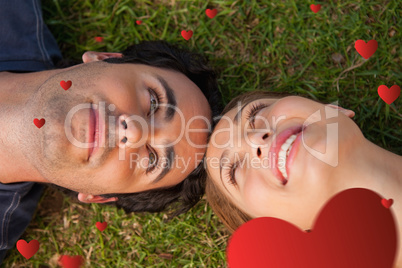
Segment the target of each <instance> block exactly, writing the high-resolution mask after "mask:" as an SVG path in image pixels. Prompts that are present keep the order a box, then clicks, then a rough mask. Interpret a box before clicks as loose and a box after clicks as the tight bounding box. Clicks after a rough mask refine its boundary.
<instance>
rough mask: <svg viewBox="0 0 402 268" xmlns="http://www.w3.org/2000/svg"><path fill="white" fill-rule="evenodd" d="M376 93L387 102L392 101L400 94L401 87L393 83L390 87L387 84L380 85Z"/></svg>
mask: <svg viewBox="0 0 402 268" xmlns="http://www.w3.org/2000/svg"><path fill="white" fill-rule="evenodd" d="M377 91H378V95H379V96H380V98H381V99H382V100H383V101H385V102H386V103H388V104H391V103H393V102H394V101H395V100H396V99H397V98H398V97H399V95H400V94H401V88H400V87H399V86H397V85H393V86H392V87H391V88H390V89H388V87H387V86H384V85H381V86H379V87H378V90H377Z"/></svg>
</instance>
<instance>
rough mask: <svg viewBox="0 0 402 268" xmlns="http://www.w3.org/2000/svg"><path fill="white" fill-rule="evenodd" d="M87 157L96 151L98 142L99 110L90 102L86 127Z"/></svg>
mask: <svg viewBox="0 0 402 268" xmlns="http://www.w3.org/2000/svg"><path fill="white" fill-rule="evenodd" d="M88 143H89V148H88V159H89V158H90V157H91V156H92V155H94V154H95V153H96V151H97V150H98V149H99V144H100V126H99V110H98V109H95V108H94V106H93V104H91V110H90V113H89V127H88Z"/></svg>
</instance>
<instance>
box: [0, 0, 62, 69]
mask: <svg viewBox="0 0 402 268" xmlns="http://www.w3.org/2000/svg"><path fill="white" fill-rule="evenodd" d="M60 59H61V53H60V50H59V48H58V46H57V43H56V40H55V39H54V37H53V35H52V33H51V32H50V31H49V29H48V28H47V26H46V25H45V24H44V22H43V18H42V9H41V2H40V0H29V1H28V0H0V71H42V70H47V69H53V68H54V62H57V61H58V60H60Z"/></svg>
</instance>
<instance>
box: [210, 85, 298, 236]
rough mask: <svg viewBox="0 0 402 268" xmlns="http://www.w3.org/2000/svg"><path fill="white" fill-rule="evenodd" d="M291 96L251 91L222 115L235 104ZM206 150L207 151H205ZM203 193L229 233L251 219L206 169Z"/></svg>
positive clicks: (235, 101) (233, 102) (224, 110)
mask: <svg viewBox="0 0 402 268" xmlns="http://www.w3.org/2000/svg"><path fill="white" fill-rule="evenodd" d="M287 96H291V95H290V94H288V93H278V92H267V91H253V92H248V93H245V94H242V95H240V96H238V97H236V98H234V99H233V100H231V101H230V102H229V103H228V105H226V107H225V109H223V112H222V115H224V114H226V113H227V112H229V111H230V110H232V109H233V108H235V107H236V105H237V103H238V102H240V103H241V105H245V104H247V103H250V102H252V101H255V100H258V99H267V98H273V99H280V98H283V97H287ZM207 150H208V149H207ZM205 193H206V196H207V201H208V203H209V205H210V206H211V208H212V210H213V211H214V212H215V214H216V215H217V216H218V217H219V219H220V220H221V221H222V223H223V224H224V225H225V226H226V228H227V229H228V230H229V232H230V233H233V232H234V231H235V230H236V229H237V228H239V227H240V225H242V224H243V223H246V222H247V221H249V220H251V219H252V217H251V216H250V215H248V214H247V213H245V212H244V211H242V210H241V209H240V208H238V207H237V206H236V205H235V204H234V203H233V202H232V201H231V200H230V199H229V198H228V197H227V195H226V193H224V192H223V191H222V190H221V189H220V188H219V186H218V185H217V184H216V183H215V182H214V181H213V179H212V178H211V176H210V174H209V172H208V168H207V180H206V186H205Z"/></svg>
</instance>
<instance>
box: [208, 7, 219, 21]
mask: <svg viewBox="0 0 402 268" xmlns="http://www.w3.org/2000/svg"><path fill="white" fill-rule="evenodd" d="M205 14H207V16H208V17H209V18H210V19H213V18H214V17H215V16H216V14H218V10H217V9H216V8H214V9H209V8H208V9H207V10H205Z"/></svg>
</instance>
